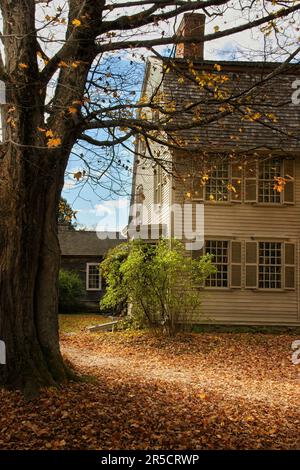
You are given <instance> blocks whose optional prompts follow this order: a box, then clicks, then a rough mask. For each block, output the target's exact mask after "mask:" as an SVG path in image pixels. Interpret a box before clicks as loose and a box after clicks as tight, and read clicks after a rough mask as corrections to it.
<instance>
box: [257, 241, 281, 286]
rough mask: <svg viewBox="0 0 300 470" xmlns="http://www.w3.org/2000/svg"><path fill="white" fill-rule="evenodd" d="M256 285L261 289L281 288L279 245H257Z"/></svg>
mask: <svg viewBox="0 0 300 470" xmlns="http://www.w3.org/2000/svg"><path fill="white" fill-rule="evenodd" d="M258 285H259V287H260V288H261V289H280V288H281V243H277V242H260V243H259V273H258Z"/></svg>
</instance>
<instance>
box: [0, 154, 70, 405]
mask: <svg viewBox="0 0 300 470" xmlns="http://www.w3.org/2000/svg"><path fill="white" fill-rule="evenodd" d="M38 153H39V152H37V151H32V152H31V154H30V155H28V150H26V151H22V150H20V149H18V148H15V147H13V146H12V145H10V146H9V148H8V149H7V151H6V154H5V164H4V165H3V167H2V168H3V171H2V184H1V185H0V204H1V210H0V213H1V219H0V338H1V340H2V341H4V342H5V345H6V353H7V363H6V365H2V366H0V385H2V386H6V387H8V388H20V389H22V390H24V391H25V394H26V395H27V396H31V395H33V394H35V393H36V391H37V390H38V388H40V387H41V386H48V385H54V384H56V383H61V382H64V381H65V380H66V379H67V377H68V372H67V369H66V367H65V365H64V363H63V360H62V357H61V354H60V350H59V341H58V316H57V314H58V309H57V306H58V299H57V282H58V271H59V264H60V249H59V243H58V237H57V223H56V213H57V207H58V200H59V196H60V192H61V187H62V184H63V174H64V168H65V164H66V159H64V158H63V157H62V158H61V163H60V164H59V165H58V164H55V165H52V167H51V166H50V165H49V164H43V165H41V166H36V165H35V164H34V162H35V161H36V162H39V164H40V162H41V156H40V155H38ZM46 159H47V157H46ZM16 162H18V164H16Z"/></svg>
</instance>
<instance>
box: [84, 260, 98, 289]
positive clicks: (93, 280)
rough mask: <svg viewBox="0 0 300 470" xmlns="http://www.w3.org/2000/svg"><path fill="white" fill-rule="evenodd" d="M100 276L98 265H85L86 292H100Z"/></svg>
mask: <svg viewBox="0 0 300 470" xmlns="http://www.w3.org/2000/svg"><path fill="white" fill-rule="evenodd" d="M100 289H101V276H100V273H99V263H87V265H86V290H100Z"/></svg>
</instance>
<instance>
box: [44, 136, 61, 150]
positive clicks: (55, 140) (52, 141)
mask: <svg viewBox="0 0 300 470" xmlns="http://www.w3.org/2000/svg"><path fill="white" fill-rule="evenodd" d="M60 144H61V138H60V137H55V138H52V139H49V140H48V142H47V147H49V148H54V147H59V145H60Z"/></svg>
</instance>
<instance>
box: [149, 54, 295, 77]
mask: <svg viewBox="0 0 300 470" xmlns="http://www.w3.org/2000/svg"><path fill="white" fill-rule="evenodd" d="M151 58H153V59H156V56H151ZM162 60H163V61H166V62H174V63H177V64H180V63H181V64H186V63H187V60H191V61H192V62H193V64H194V66H195V67H199V66H212V67H213V66H214V65H215V64H219V65H221V66H222V67H223V68H226V69H227V68H231V67H235V68H239V67H242V68H243V69H246V68H247V67H249V68H253V69H260V70H261V69H268V70H269V69H276V68H277V67H280V66H283V65H285V67H284V71H283V72H282V73H285V72H286V71H287V70H288V72H289V73H296V74H300V65H299V64H298V63H295V62H294V63H293V62H292V63H286V64H284V63H283V62H268V61H262V60H260V61H253V62H252V61H249V60H218V59H216V60H206V59H198V60H197V59H195V58H192V59H186V58H181V57H162Z"/></svg>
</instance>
